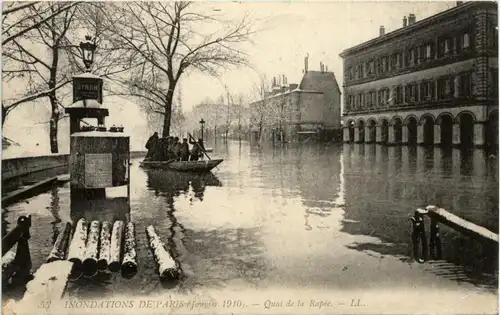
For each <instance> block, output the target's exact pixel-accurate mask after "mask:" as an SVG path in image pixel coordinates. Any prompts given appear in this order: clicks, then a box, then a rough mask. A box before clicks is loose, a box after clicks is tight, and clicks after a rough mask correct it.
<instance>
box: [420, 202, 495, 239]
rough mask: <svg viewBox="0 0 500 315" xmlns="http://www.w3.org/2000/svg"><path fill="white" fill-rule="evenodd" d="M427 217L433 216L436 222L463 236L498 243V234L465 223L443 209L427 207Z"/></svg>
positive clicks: (467, 222)
mask: <svg viewBox="0 0 500 315" xmlns="http://www.w3.org/2000/svg"><path fill="white" fill-rule="evenodd" d="M426 210H427V211H428V214H429V216H434V217H435V218H436V219H437V220H438V221H441V222H442V223H444V224H446V225H449V226H450V227H452V228H455V229H457V230H459V231H461V232H463V233H465V234H469V235H473V236H476V237H478V236H479V237H480V238H483V239H487V240H489V241H493V242H496V243H498V234H495V233H493V232H491V231H490V230H488V229H486V228H484V227H482V226H479V225H476V224H474V223H472V222H469V221H466V220H464V219H462V218H460V217H458V216H456V215H454V214H453V213H450V212H448V211H446V210H445V209H442V208H438V207H436V206H427V207H426Z"/></svg>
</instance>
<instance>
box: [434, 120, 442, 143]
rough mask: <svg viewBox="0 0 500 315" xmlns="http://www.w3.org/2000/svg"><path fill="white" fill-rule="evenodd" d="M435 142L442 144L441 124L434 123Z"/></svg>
mask: <svg viewBox="0 0 500 315" xmlns="http://www.w3.org/2000/svg"><path fill="white" fill-rule="evenodd" d="M434 144H441V125H438V124H435V125H434Z"/></svg>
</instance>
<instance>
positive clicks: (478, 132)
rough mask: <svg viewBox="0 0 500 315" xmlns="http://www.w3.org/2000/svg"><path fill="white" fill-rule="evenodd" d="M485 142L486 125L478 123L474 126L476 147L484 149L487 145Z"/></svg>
mask: <svg viewBox="0 0 500 315" xmlns="http://www.w3.org/2000/svg"><path fill="white" fill-rule="evenodd" d="M485 140H486V139H485V132H484V123H483V122H476V123H475V124H474V145H475V146H477V147H482V146H484V145H485V142H486V141H485Z"/></svg>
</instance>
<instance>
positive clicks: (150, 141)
mask: <svg viewBox="0 0 500 315" xmlns="http://www.w3.org/2000/svg"><path fill="white" fill-rule="evenodd" d="M158 139H159V137H158V132H155V133H154V134H153V135H152V136H151V137H149V139H148V141H147V142H146V149H147V150H148V153H146V158H145V159H146V160H151V157H152V155H153V150H152V148H153V146H154V145H155V142H156V141H158Z"/></svg>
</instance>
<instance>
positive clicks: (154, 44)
mask: <svg viewBox="0 0 500 315" xmlns="http://www.w3.org/2000/svg"><path fill="white" fill-rule="evenodd" d="M107 5H108V6H113V10H108V11H111V12H113V13H112V14H108V15H107V16H108V19H107V23H108V27H109V29H110V30H111V32H110V34H109V35H110V38H111V40H112V41H114V42H115V43H117V46H120V47H123V48H125V49H127V50H128V55H129V56H131V59H132V60H135V61H136V62H137V61H139V62H138V63H141V61H142V62H143V63H144V64H143V66H142V67H141V69H139V70H137V71H132V72H130V73H128V76H127V77H124V76H121V77H119V78H116V80H117V81H119V82H121V83H128V85H129V86H131V87H132V91H130V92H131V95H134V96H136V97H142V98H146V99H147V100H149V101H150V102H151V105H152V106H154V108H152V110H154V111H155V112H157V113H160V114H162V115H163V118H164V120H163V132H162V135H163V136H164V137H165V136H168V135H169V133H170V126H171V119H172V108H173V107H172V104H173V100H174V92H175V89H176V87H177V83H178V82H179V79H180V78H181V76H182V74H184V73H186V72H187V71H189V70H198V71H201V72H203V73H207V74H210V75H217V74H218V71H219V70H220V69H223V68H226V67H228V66H242V65H247V56H246V54H244V53H243V52H242V51H240V50H239V48H238V45H239V44H240V43H243V42H246V41H247V40H249V36H250V35H251V34H252V32H251V30H250V26H251V24H250V21H249V20H248V18H247V17H245V18H243V19H242V20H241V21H238V23H236V24H235V25H233V26H231V23H230V22H228V21H224V20H222V19H220V18H217V17H216V16H213V15H211V14H206V13H204V12H203V8H206V7H203V6H202V5H200V4H196V5H194V4H192V3H190V2H180V1H176V2H124V3H118V4H110V3H109V4H107Z"/></svg>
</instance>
